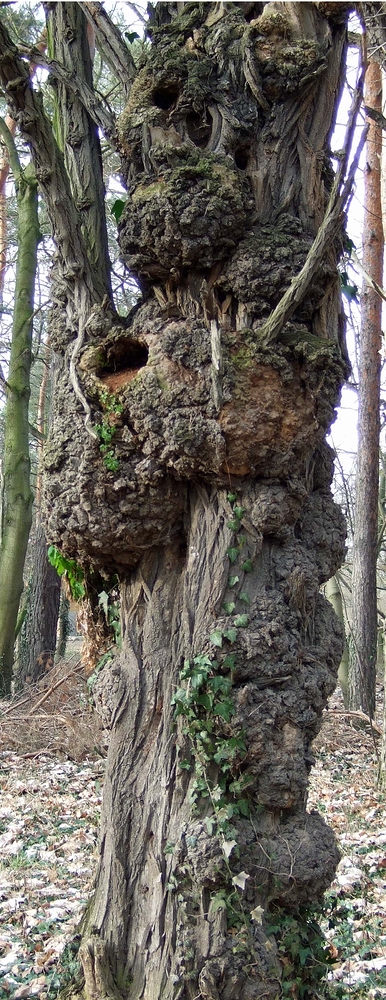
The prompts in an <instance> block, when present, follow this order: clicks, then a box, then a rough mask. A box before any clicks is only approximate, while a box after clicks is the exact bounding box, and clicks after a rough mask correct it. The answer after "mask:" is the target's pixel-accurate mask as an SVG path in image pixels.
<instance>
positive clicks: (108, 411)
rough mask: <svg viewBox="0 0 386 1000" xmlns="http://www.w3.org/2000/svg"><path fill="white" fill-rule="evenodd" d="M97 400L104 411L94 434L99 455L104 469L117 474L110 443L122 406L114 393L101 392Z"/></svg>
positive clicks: (116, 463) (116, 462) (115, 430)
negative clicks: (96, 437)
mask: <svg viewBox="0 0 386 1000" xmlns="http://www.w3.org/2000/svg"><path fill="white" fill-rule="evenodd" d="M99 398H100V401H101V403H102V406H103V410H104V413H103V416H102V420H101V422H100V423H99V424H96V425H95V430H96V433H97V435H98V437H99V440H100V441H101V444H100V453H101V455H102V456H103V463H104V465H105V466H106V469H108V470H109V471H110V472H117V470H118V469H119V461H118V459H117V458H116V455H115V452H114V449H113V448H112V447H111V443H112V441H113V439H114V437H115V435H116V433H117V426H116V418H117V417H119V416H120V414H121V413H122V410H123V405H122V403H120V402H119V400H118V399H117V397H116V396H115V395H114V393H112V392H108V391H107V390H105V391H103V392H101V393H100V397H99Z"/></svg>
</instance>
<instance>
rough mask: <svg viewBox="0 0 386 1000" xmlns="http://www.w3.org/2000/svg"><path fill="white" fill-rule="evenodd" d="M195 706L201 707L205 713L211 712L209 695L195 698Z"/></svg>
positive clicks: (211, 704)
mask: <svg viewBox="0 0 386 1000" xmlns="http://www.w3.org/2000/svg"><path fill="white" fill-rule="evenodd" d="M197 704H198V705H202V707H203V708H205V709H206V711H207V712H211V710H212V707H213V698H211V697H210V695H209V694H200V696H199V698H197Z"/></svg>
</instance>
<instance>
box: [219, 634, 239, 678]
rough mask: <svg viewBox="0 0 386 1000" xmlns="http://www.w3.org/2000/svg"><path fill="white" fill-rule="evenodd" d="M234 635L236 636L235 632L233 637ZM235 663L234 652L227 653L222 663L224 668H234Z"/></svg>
mask: <svg viewBox="0 0 386 1000" xmlns="http://www.w3.org/2000/svg"><path fill="white" fill-rule="evenodd" d="M236 637H237V633H235V638H236ZM235 663H236V656H235V654H234V653H228V656H226V657H225V660H223V664H222V665H223V667H224V668H225V670H234V669H235Z"/></svg>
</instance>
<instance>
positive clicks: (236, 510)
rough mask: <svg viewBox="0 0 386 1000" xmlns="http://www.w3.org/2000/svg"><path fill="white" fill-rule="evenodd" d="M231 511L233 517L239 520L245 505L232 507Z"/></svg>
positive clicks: (243, 512)
mask: <svg viewBox="0 0 386 1000" xmlns="http://www.w3.org/2000/svg"><path fill="white" fill-rule="evenodd" d="M233 513H234V515H235V517H237V519H238V520H239V521H241V518H242V516H243V514H245V507H234V508H233Z"/></svg>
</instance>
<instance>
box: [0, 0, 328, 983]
mask: <svg viewBox="0 0 386 1000" xmlns="http://www.w3.org/2000/svg"><path fill="white" fill-rule="evenodd" d="M61 6H62V5H61V4H56V5H50V7H52V11H51V16H53V17H55V11H56V9H57V8H60V7H61ZM64 6H65V7H68V8H71V7H73V6H75V5H64ZM81 7H82V9H83V10H85V11H86V13H87V14H88V16H89V17H92V18H94V20H95V22H96V23H97V24H98V30H103V32H104V35H103V40H104V45H107V50H108V46H109V44H110V42H111V38H114V57H113V56H111V61H112V62H114V59H115V58H119V59H120V58H121V53H120V50H119V46H118V48H117V45H116V38H115V36H113V35H111V33H110V34H109V31H108V30H107V28H106V23H105V22H104V21H103V22H101V24H99V22H98V17H99V15H100V8H99V7H98V6H97V5H95V4H91V3H90V4H89V3H83V4H82V5H81ZM345 13H346V5H345V4H341V3H340V4H329V3H310V4H303V3H280V4H276V3H266V4H261V3H256V4H253V3H252V4H249V3H248V4H246V3H243V4H237V3H231V4H227V3H225V4H222V3H221V4H216V3H209V4H174V3H167V4H159V5H157V6H156V8H155V10H154V11H153V14H152V21H151V25H150V28H149V34H150V37H151V46H150V47H148V48H147V49H146V51H145V55H144V61H143V65H142V68H141V69H140V71H139V72H138V75H137V78H136V80H135V81H134V83H133V85H132V87H131V92H130V97H129V101H128V104H127V107H126V110H125V112H124V114H123V115H122V117H121V120H120V121H119V123H118V145H119V149H120V153H121V157H122V164H123V169H124V174H125V178H126V183H127V191H128V199H127V204H126V207H125V210H124V213H123V215H122V218H121V221H120V244H121V249H122V253H123V256H124V258H125V259H126V261H127V264H128V266H129V268H130V269H131V271H132V272H133V273H134V274H135V275H136V276H137V277H138V280H139V282H140V284H141V287H142V290H143V299H142V301H141V302H140V304H139V305H138V306H137V307H136V309H134V310H133V312H132V314H131V315H130V316H129V317H128V318H127V319H122V318H121V317H119V316H118V315H117V313H115V312H114V310H113V308H112V306H111V303H110V302H108V301H107V299H106V300H105V301H104V302H101V290H100V285H98V286H96V285H95V288H94V290H93V291H91V290H90V289H92V273H91V272H90V271H88V270H87V268H86V267H85V265H84V272H83V285H82V284H81V278H80V275H79V272H78V273H77V274H75V271H74V273H73V275H70V276H69V275H68V274H67V275H66V276H65V282H64V283H63V284H62V286H61V288H60V292H61V297H60V296H59V297H58V298H57V299H56V301H55V310H54V315H53V323H52V329H51V342H52V344H53V346H54V348H55V349H56V350H57V352H58V354H59V355H60V364H59V374H58V381H57V388H56V402H57V408H56V413H55V417H54V422H53V428H52V432H51V437H50V442H49V444H48V447H47V451H46V459H45V461H46V527H47V535H48V539H49V541H52V542H55V544H56V545H58V546H60V547H61V548H62V549H63V551H64V552H65V554H67V555H68V556H70V557H74V556H75V557H76V558H77V559H79V561H80V562H82V563H83V564H84V565H85V566H87V565H92V566H93V567H94V568H97V569H98V570H99V571H101V572H103V573H107V574H108V573H111V572H114V573H118V574H119V576H120V580H121V603H122V633H123V642H122V651H121V653H119V655H117V656H116V658H115V659H114V660H113V661H112V662H110V663H109V664H108V665H106V666H105V668H104V669H103V671H102V672H101V673H100V675H99V679H98V683H97V688H96V697H97V699H98V702H99V705H100V709H101V711H102V713H103V715H104V717H105V721H106V723H107V724H108V725H109V726H110V728H111V742H110V749H109V757H108V763H107V775H106V786H105V793H104V805H103V816H102V834H101V856H100V865H99V870H98V875H97V883H96V892H95V898H94V900H93V903H92V905H91V910H90V913H89V918H88V921H87V924H86V926H85V929H84V938H83V944H82V961H83V967H84V972H85V996H86V997H87V998H93V1000H97V998H98V1000H99V998H104V1000H105V998H107V997H109V998H110V997H116V996H122V997H128V998H132V1000H134V998H135V1000H136V998H138V997H143V998H146V1000H159V998H160V997H161V996H162V997H163V998H165V1000H171V998H174V1000H176V998H184V1000H188V998H190V1000H192V998H194V997H197V996H202V997H207V998H213V1000H219V998H221V1000H231V998H233V997H238V996H242V997H243V998H258V997H264V998H270V1000H274V998H275V997H276V996H277V994H278V991H279V989H280V986H279V981H280V978H281V975H282V967H281V964H280V962H279V959H278V954H277V951H276V948H275V945H274V941H273V939H272V936H271V935H270V930H269V922H270V913H271V912H272V908H274V907H277V906H280V907H283V909H284V910H285V911H288V910H291V909H294V908H295V909H296V907H298V906H299V905H300V904H306V903H307V904H308V903H312V901H314V900H317V899H319V898H320V896H321V894H322V892H323V890H324V888H325V887H326V886H327V885H328V883H329V882H330V880H331V878H332V876H333V873H334V870H335V866H336V863H337V859H338V854H337V849H336V845H335V840H334V837H333V835H332V833H331V832H330V831H329V829H328V828H327V826H326V825H325V823H324V821H323V820H322V819H321V817H320V816H319V815H318V814H317V813H316V812H312V813H310V814H309V813H307V811H306V802H307V778H308V773H309V769H310V767H311V764H312V753H311V749H310V748H311V743H312V740H313V738H314V736H315V735H316V733H317V731H318V729H319V726H320V720H321V714H322V711H323V707H324V705H325V703H326V699H327V697H328V695H329V693H330V692H331V691H332V690H333V688H334V686H335V681H336V672H337V668H338V664H339V660H340V656H341V652H342V634H341V629H340V626H339V623H338V622H337V620H336V618H335V615H334V613H333V610H332V608H331V606H330V604H329V603H328V602H327V601H326V600H325V599H324V598H323V597H322V596H321V595H320V593H319V587H320V584H321V583H322V582H325V581H326V580H327V579H328V578H329V577H330V576H332V575H333V573H334V572H335V571H336V569H337V567H338V566H339V564H340V562H341V560H342V557H343V552H344V534H345V530H344V523H343V518H342V516H341V514H340V512H339V510H338V509H337V508H336V507H335V505H334V503H333V501H332V498H331V494H330V482H331V474H332V454H331V451H330V449H329V448H328V447H327V445H326V444H325V442H324V437H325V434H326V431H327V430H328V428H329V426H330V423H331V421H332V419H333V416H334V406H335V405H336V403H337V400H338V395H339V388H340V385H341V382H342V378H343V377H344V373H345V370H346V362H345V360H344V357H342V349H341V345H342V329H343V323H342V315H341V306H340V296H339V281H338V277H337V268H336V263H337V257H338V254H339V247H340V231H341V223H342V219H341V212H340V211H339V212H338V213H335V215H334V213H332V214H331V215H330V216H329V227H328V232H327V229H325V230H324V234H325V235H324V236H323V239H324V240H325V242H324V243H323V253H322V254H321V253H320V250H319V252H318V254H315V253H313V256H312V254H311V258H310V255H309V252H310V250H311V248H312V247H315V244H314V243H313V241H314V239H315V237H316V235H317V233H318V230H319V227H320V226H321V223H322V222H323V219H324V213H325V210H326V205H327V201H328V197H329V192H330V188H331V185H332V181H333V176H332V172H331V169H330V165H329V160H328V156H327V148H328V141H329V136H330V132H331V128H332V124H333V119H334V109H335V107H336V102H337V99H338V95H339V90H340V81H341V75H342V64H343V63H342V61H343V54H344V40H345V30H346V29H345V24H344V18H345ZM111 44H112V43H111ZM8 52H9V49H8ZM117 53H118V55H117ZM123 64H124V58H123V57H122V65H123ZM130 72H131V71H130V67H129V70H128V77H129V76H130ZM128 77H127V78H128ZM126 82H127V80H126ZM86 97H87V95H86ZM32 145H34V137H32ZM40 149H41V147H39V148H38V150H37V153H36V155H37V156H38V155H39V154H40ZM44 183H47V182H46V180H45V175H43V177H42V184H44ZM72 226H73V228H72V229H71V230H70V235H71V234H73V239H74V246H75V244H76V240H77V241H78V244H77V245H78V246H79V241H80V236H79V232H78V229H77V227H76V219H74V221H73V223H72ZM326 233H327V236H328V238H327V236H326ZM83 238H84V239H86V236H85V235H84V236H83ZM59 242H60V241H59ZM318 245H319V246H321V245H322V244H321V243H320V244H318ZM75 256H76V252H75ZM73 257H74V255H73ZM73 257H72V258H71V259H73ZM59 258H60V254H59ZM62 259H63V260H64V259H65V257H64V255H63V258H62ZM310 259H312V261H313V263H312V267H311V266H310V267H308V269H307V268H306V270H305V272H304V273H303V278H304V280H303V283H302V285H301V286H300V285H297V286H296V288H295V286H294V287H293V289H292V291H293V293H294V294H293V297H292V298H291V302H290V304H289V306H288V308H287V306H286V309H285V312H284V314H283V318H282V319H281V321H280V323H279V326H278V325H277V322H275V324H274V326H272V323H270V322H268V323H267V321H268V320H269V318H270V316H271V314H272V311H273V310H274V309H275V307H276V306H277V305H278V303H279V302H280V301H281V299H282V296H283V294H284V292H285V291H286V289H288V288H289V286H290V283H291V282H292V280H293V279H294V278H295V277H296V275H297V274H298V272H299V271H300V270H301V269H302V268H303V266H304V265H305V263H306V261H308V263H309V262H310ZM59 262H60V261H59ZM83 264H84V261H83ZM63 273H64V268H63V266H62V276H63ZM71 281H73V282H74V287H75V294H74V295H73V296H72V297H71V296H70V295H69V291H68V289H69V288H70V287H71ZM82 287H84V288H85V289H86V290H87V294H86V293H85V294H84V295H83V297H82V295H81V291H82ZM299 288H301V292H299ZM66 289H67V291H66ZM106 290H107V289H106ZM291 296H292V292H291ZM286 302H287V300H286ZM90 303H91V304H92V303H94V304H93V308H91V309H90ZM77 318H78V319H79V322H78V321H77ZM304 975H306V972H305V971H304Z"/></svg>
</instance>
